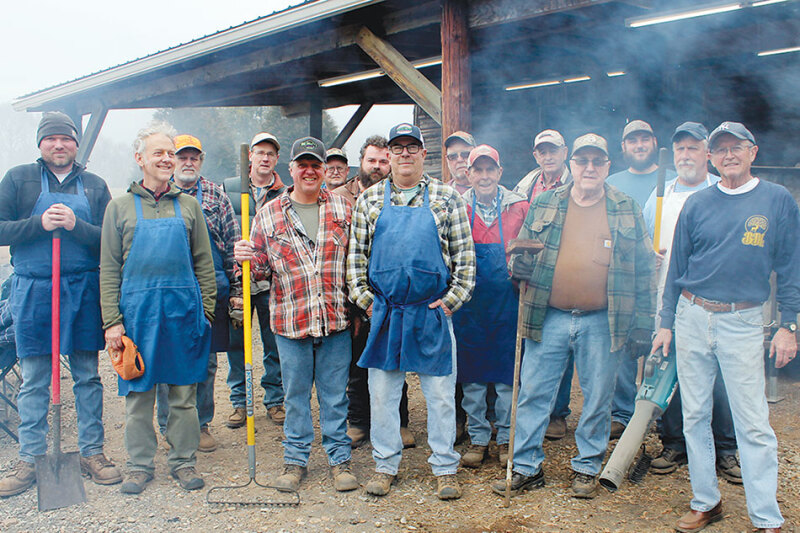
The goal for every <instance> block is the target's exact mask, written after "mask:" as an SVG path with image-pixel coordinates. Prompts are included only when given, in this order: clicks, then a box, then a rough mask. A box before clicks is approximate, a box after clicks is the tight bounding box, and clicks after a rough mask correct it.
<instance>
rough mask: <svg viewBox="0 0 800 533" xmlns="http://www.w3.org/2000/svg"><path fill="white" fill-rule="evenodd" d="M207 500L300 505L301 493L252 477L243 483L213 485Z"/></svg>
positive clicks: (243, 503) (225, 503)
mask: <svg viewBox="0 0 800 533" xmlns="http://www.w3.org/2000/svg"><path fill="white" fill-rule="evenodd" d="M264 489H267V490H266V491H265V490H264ZM206 502H207V503H210V504H212V505H248V506H259V507H298V506H299V505H300V493H298V492H297V491H286V490H281V489H278V488H277V487H275V486H273V485H264V484H262V483H259V482H258V481H256V479H255V478H250V481H248V482H247V483H245V484H243V485H230V486H219V487H212V488H211V489H210V490H209V491H208V493H207V494H206Z"/></svg>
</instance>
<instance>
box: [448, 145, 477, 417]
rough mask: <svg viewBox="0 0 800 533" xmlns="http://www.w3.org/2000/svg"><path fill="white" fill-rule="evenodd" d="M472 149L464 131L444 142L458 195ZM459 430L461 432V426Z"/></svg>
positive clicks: (465, 181) (464, 184) (465, 183)
mask: <svg viewBox="0 0 800 533" xmlns="http://www.w3.org/2000/svg"><path fill="white" fill-rule="evenodd" d="M473 148H475V138H474V137H473V136H472V134H470V133H467V132H466V131H456V132H454V133H452V134H451V135H450V136H448V137H447V139H445V140H444V152H445V158H446V159H447V169H448V170H449V171H450V185H452V186H453V187H454V188H455V190H457V191H458V194H464V193H465V192H466V191H467V189H469V187H470V184H469V178H468V177H467V160H468V159H469V153H470V151H472V149H473ZM461 429H462V432H463V426H462V428H461Z"/></svg>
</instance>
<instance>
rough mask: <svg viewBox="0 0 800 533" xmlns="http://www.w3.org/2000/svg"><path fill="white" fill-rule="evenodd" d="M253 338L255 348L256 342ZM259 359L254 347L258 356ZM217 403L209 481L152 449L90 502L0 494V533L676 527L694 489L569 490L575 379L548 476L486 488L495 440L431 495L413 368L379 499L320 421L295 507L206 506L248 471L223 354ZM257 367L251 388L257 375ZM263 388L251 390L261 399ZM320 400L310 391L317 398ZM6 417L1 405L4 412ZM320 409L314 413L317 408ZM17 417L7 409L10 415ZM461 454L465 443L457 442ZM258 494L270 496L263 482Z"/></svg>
mask: <svg viewBox="0 0 800 533" xmlns="http://www.w3.org/2000/svg"><path fill="white" fill-rule="evenodd" d="M259 349H260V347H257V348H256V351H258V350H259ZM100 357H101V359H100V360H101V376H102V378H103V383H104V385H105V393H104V397H105V415H104V421H105V430H106V448H105V450H106V454H107V455H108V456H109V457H110V458H111V459H112V460H113V461H115V462H116V463H117V464H118V465H121V466H124V462H125V459H126V453H125V448H124V445H123V423H124V401H123V398H120V397H118V396H117V395H116V390H117V386H116V383H115V379H114V375H113V370H112V369H111V365H110V363H109V362H108V357H107V355H106V354H105V353H101V354H100ZM256 359H260V356H259V355H258V354H256ZM219 365H220V367H219V371H218V374H217V386H216V401H217V414H216V417H215V419H214V421H213V422H212V424H211V431H212V433H213V435H214V436H215V437H216V439H217V441H218V442H219V447H218V449H217V450H216V451H215V452H212V453H209V454H198V464H197V466H198V470H199V471H200V473H201V474H202V475H203V477H204V478H205V481H206V489H203V490H200V491H193V492H186V491H184V490H182V489H180V488H179V487H178V486H177V484H176V482H175V481H174V480H172V478H170V477H169V476H168V471H167V468H166V452H165V450H164V448H162V447H161V446H159V449H158V453H157V455H156V478H155V480H154V481H153V482H151V483H150V484H149V485H148V486H147V489H146V490H145V491H144V492H143V493H142V494H140V495H137V496H126V495H122V494H120V493H119V485H117V486H112V487H103V486H99V485H95V484H94V483H91V482H89V481H86V483H85V487H86V493H87V497H88V502H87V503H85V504H81V505H78V506H73V507H69V508H65V509H59V510H55V511H50V512H45V513H40V512H39V511H38V510H37V503H36V502H37V499H36V490H35V488H33V489H31V490H29V491H27V492H26V493H24V494H22V495H20V496H17V497H14V498H8V499H3V500H0V531H2V532H17V531H47V532H60V531H65V532H66V531H97V532H101V531H102V532H106V531H125V532H148V533H149V532H152V531H164V530H170V531H236V532H242V533H244V532H251V531H252V532H262V531H263V532H303V531H324V532H354V533H355V532H380V531H398V532H409V531H419V532H458V533H473V532H474V533H478V532H484V531H485V532H553V531H576V532H595V531H609V532H611V531H614V532H616V531H625V532H641V531H655V532H658V531H672V530H673V529H672V525H673V524H674V522H675V521H676V520H677V518H678V517H679V516H680V515H681V514H683V513H684V512H685V511H686V510H687V508H688V503H689V499H690V497H691V491H690V486H689V476H688V470H687V468H686V467H685V466H684V467H682V468H680V469H679V470H678V471H677V472H675V473H673V474H670V475H667V476H655V475H653V474H648V475H647V477H646V478H645V480H644V482H643V483H642V484H641V485H638V486H634V485H631V484H630V483H625V484H624V486H623V487H622V488H621V489H620V490H619V491H618V492H616V493H614V494H611V493H608V492H606V491H605V490H602V492H601V494H600V496H599V497H597V498H596V499H594V500H588V501H587V500H577V499H574V498H572V497H571V496H570V491H569V486H570V482H571V478H570V467H569V458H570V457H571V456H572V455H573V454H574V453H575V451H576V449H575V441H574V438H573V436H572V432H573V431H574V428H575V425H576V424H577V420H578V416H579V411H580V392H579V387H578V385H577V381H576V383H575V385H574V387H573V402H572V403H573V405H572V407H573V414H572V415H571V416H570V417H569V419H568V426H569V434H568V436H567V438H565V439H563V440H561V441H557V442H548V443H546V444H545V452H546V454H547V460H546V462H545V466H544V468H545V475H546V480H547V484H546V486H545V487H544V488H542V489H539V490H534V491H530V492H527V493H524V495H522V496H519V497H517V498H514V499H513V500H512V503H511V507H510V508H504V507H503V505H502V499H501V498H500V497H498V496H496V495H495V494H494V493H492V491H491V490H490V488H489V483H490V482H491V481H492V480H493V479H496V478H500V477H502V476H504V470H501V468H500V464H499V462H498V460H497V457H496V448H495V447H494V444H492V448H491V451H492V452H493V454H494V455H493V456H492V457H491V459H489V460H488V461H487V462H486V463H485V464H484V466H483V467H482V468H480V469H477V470H470V469H462V470H461V471H460V472H459V479H460V481H461V483H462V488H463V493H464V495H463V497H462V498H461V499H460V500H457V501H451V502H442V501H440V500H438V499H437V498H436V496H435V494H434V488H435V484H436V482H435V478H434V477H433V475H432V474H431V471H430V467H429V466H428V464H427V463H426V460H427V458H428V455H429V453H430V451H429V448H428V447H427V445H426V444H425V434H426V416H425V404H424V398H423V397H422V393H421V391H420V389H419V381H418V379H417V378H416V376H411V377H410V385H411V392H410V411H411V416H410V418H411V424H410V426H411V429H412V430H413V431H414V433H415V434H416V436H417V442H418V446H417V447H416V448H413V449H409V450H405V451H404V454H403V462H402V464H401V467H400V475H399V481H398V483H397V484H396V485H395V486H393V488H392V491H391V493H390V494H389V495H388V496H386V497H384V498H376V497H373V496H369V495H367V494H366V493H365V492H364V491H363V489H359V490H356V491H353V492H349V493H337V492H336V491H335V490H333V486H332V481H331V479H330V476H329V469H328V467H327V462H326V460H325V456H324V452H323V451H322V448H321V446H320V441H319V429H318V426H317V440H316V442H315V443H314V447H313V450H312V454H311V460H310V463H309V476H308V478H307V479H306V480H305V481H304V483H303V485H302V487H301V490H300V498H301V504H300V505H299V506H298V507H282V508H272V507H258V506H256V507H238V506H234V505H222V506H219V505H210V504H208V503H206V493H207V489H208V488H209V487H212V486H216V485H228V484H237V483H244V482H246V481H247V480H248V473H247V452H246V446H245V430H244V429H236V430H232V429H228V428H227V427H225V424H224V421H225V419H226V418H227V416H228V414H229V413H230V404H229V402H228V390H227V387H226V385H225V376H226V375H227V359H226V357H225V356H224V355H222V356H221V357H220V358H219ZM257 366H258V368H257V369H256V372H255V378H256V379H255V381H256V389H257V391H258V392H260V389H259V387H258V384H257V383H258V381H257V380H258V378H259V377H260V375H261V369H260V365H257ZM68 379H69V378H65V380H64V386H63V387H62V390H63V391H64V394H65V398H64V403H65V407H64V417H65V428H64V436H65V440H66V443H65V449H66V450H67V451H69V450H75V449H76V437H75V435H76V433H75V431H76V430H75V410H74V404H73V403H72V402H73V400H72V393H71V390H70V388H69V386H68V384H69V381H68ZM780 392H781V393H782V394H783V395H784V396H785V399H784V400H783V401H781V402H779V403H777V404H773V405H772V406H771V420H772V424H773V427H774V428H775V430H776V432H777V434H778V440H779V448H778V456H779V462H780V485H779V490H778V499H779V501H780V504H781V509H782V511H783V513H784V516H785V518H786V520H787V526H788V527H786V528H785V529H784V530H785V531H794V528H793V527H792V524H796V523H798V520H800V497H798V496H800V480H799V479H798V477H800V448H799V447H798V443H800V423H798V421H797V415H796V412H797V407H798V405H799V404H800V384H797V383H794V382H793V381H790V380H788V379H784V380H782V381H781V383H780ZM257 397H258V396H257ZM312 404H314V405H316V400H312ZM256 413H257V414H256V428H257V431H258V432H257V433H256V449H257V452H256V455H257V460H258V467H257V471H258V474H257V479H258V480H259V481H260V482H262V483H270V482H271V481H273V480H274V479H275V478H276V477H277V476H278V475H279V474H280V471H281V467H282V448H281V438H282V432H281V428H279V427H277V426H276V425H274V424H272V423H271V422H270V421H268V420H267V418H266V416H265V410H264V408H263V406H262V405H261V404H260V403H258V404H257V410H256ZM0 414H2V413H0ZM315 416H316V410H315ZM13 419H14V417H13V416H12V421H13ZM648 449H649V451H650V453H651V454H657V453H658V451H659V450H660V446H659V444H658V439H657V437H656V436H655V435H653V434H651V435H650V437H649V438H648ZM460 451H463V446H461V447H460ZM16 457H17V446H16V444H15V443H14V442H13V441H12V440H11V439H10V438H9V437H8V436H6V435H5V434H2V435H0V471H5V470H7V469H8V468H10V467H11V466H12V465H13V463H14V462H15V461H16ZM353 465H354V471H355V474H356V475H357V476H358V478H359V481H360V482H361V483H362V484H363V483H366V481H367V479H368V478H369V476H370V475H371V473H372V470H373V461H372V457H371V448H370V447H369V446H368V445H367V446H364V447H362V448H359V449H357V450H355V451H354V453H353ZM720 489H721V492H722V498H723V502H724V504H723V505H724V509H725V519H724V520H722V521H721V522H718V523H717V524H714V525H713V526H710V527H709V528H707V530H706V531H709V532H748V531H752V527H751V525H750V522H749V520H748V519H747V512H746V509H745V500H744V491H743V490H742V487H741V486H736V485H731V484H729V483H727V482H725V481H720ZM252 494H253V495H256V496H264V495H272V494H273V493H272V492H268V491H266V490H261V491H260V492H257V493H252Z"/></svg>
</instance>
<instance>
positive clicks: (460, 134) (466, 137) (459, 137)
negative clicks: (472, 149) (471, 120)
mask: <svg viewBox="0 0 800 533" xmlns="http://www.w3.org/2000/svg"><path fill="white" fill-rule="evenodd" d="M453 141H463V142H465V143H467V144H468V145H470V146H475V137H473V136H472V134H471V133H467V132H466V131H460V130H459V131H454V132H453V133H451V134H450V135H449V136H448V137H447V139H445V140H444V147H445V148H447V147H448V146H450V144H451V143H452V142H453Z"/></svg>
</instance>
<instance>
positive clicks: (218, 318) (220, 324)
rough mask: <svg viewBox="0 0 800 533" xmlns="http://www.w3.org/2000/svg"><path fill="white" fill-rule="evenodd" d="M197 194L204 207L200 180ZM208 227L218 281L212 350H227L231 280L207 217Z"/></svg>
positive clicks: (212, 330) (212, 329) (212, 328)
mask: <svg viewBox="0 0 800 533" xmlns="http://www.w3.org/2000/svg"><path fill="white" fill-rule="evenodd" d="M195 196H196V197H197V202H198V203H199V204H200V207H201V208H202V207H203V191H202V189H201V188H200V182H199V181H198V182H197V191H195ZM206 227H207V228H208V239H209V240H210V241H211V255H212V256H213V258H214V279H215V280H216V281H217V305H216V308H215V310H214V322H213V324H211V351H212V352H226V351H228V344H229V339H228V328H229V320H228V297H229V296H230V293H231V282H230V281H229V280H228V274H227V273H226V272H225V263H224V262H223V261H222V254H223V251H222V250H220V249H219V248H218V247H217V245H216V243H215V242H214V239H213V238H212V237H211V227H210V226H209V225H208V219H206Z"/></svg>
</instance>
